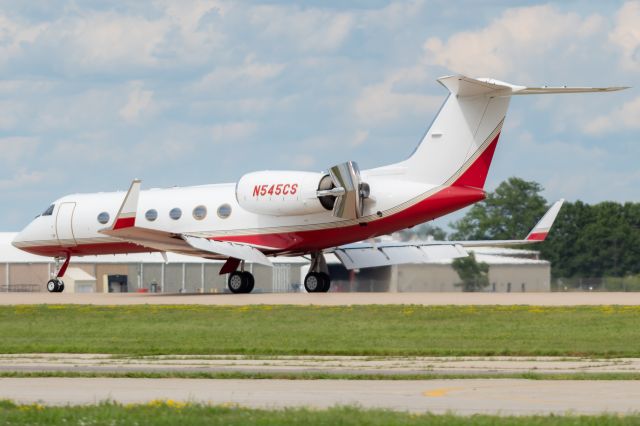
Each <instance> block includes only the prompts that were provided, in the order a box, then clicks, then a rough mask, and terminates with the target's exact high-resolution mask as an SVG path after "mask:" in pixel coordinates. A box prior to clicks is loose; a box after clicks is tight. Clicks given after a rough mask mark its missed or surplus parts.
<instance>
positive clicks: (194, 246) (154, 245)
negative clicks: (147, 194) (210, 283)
mask: <svg viewBox="0 0 640 426" xmlns="http://www.w3.org/2000/svg"><path fill="white" fill-rule="evenodd" d="M139 194H140V181H139V180H137V179H136V180H134V181H133V182H132V183H131V187H130V188H129V191H128V192H127V195H126V196H125V198H124V201H123V202H122V205H121V206H120V210H119V211H118V214H117V216H116V218H115V220H114V222H113V225H112V226H111V227H109V228H104V229H101V230H100V233H102V234H105V235H109V236H112V237H116V238H119V239H121V240H123V241H126V242H129V243H132V244H137V245H139V246H142V247H146V248H149V249H150V250H156V251H161V252H167V251H168V252H173V253H180V254H186V255H190V256H198V257H204V258H207V259H227V258H234V259H240V260H246V261H248V262H254V263H260V264H263V265H268V266H271V261H270V260H269V259H268V258H267V257H266V256H265V255H264V254H263V253H262V252H261V251H260V250H258V249H256V248H255V247H252V246H249V245H247V244H241V243H231V242H227V241H216V240H209V239H207V238H202V237H198V236H195V235H189V234H183V233H171V232H166V231H162V230H157V229H151V228H145V227H141V226H136V212H137V208H138V198H139Z"/></svg>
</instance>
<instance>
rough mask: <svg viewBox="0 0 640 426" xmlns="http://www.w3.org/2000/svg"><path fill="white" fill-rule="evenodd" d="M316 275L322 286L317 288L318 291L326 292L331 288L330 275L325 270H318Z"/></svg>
mask: <svg viewBox="0 0 640 426" xmlns="http://www.w3.org/2000/svg"><path fill="white" fill-rule="evenodd" d="M318 276H319V277H320V279H321V280H322V288H320V289H319V290H318V292H319V293H326V292H328V291H329V289H330V288H331V277H330V276H329V274H327V273H326V272H318Z"/></svg>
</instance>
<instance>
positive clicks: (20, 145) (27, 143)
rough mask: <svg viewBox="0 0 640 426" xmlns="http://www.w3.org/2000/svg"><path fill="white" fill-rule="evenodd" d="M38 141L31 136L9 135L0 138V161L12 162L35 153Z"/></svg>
mask: <svg viewBox="0 0 640 426" xmlns="http://www.w3.org/2000/svg"><path fill="white" fill-rule="evenodd" d="M39 143H40V141H39V140H38V139H37V138H33V137H23V136H9V137H4V138H0V151H1V152H2V156H0V161H2V162H4V163H8V164H13V163H15V162H17V161H18V160H21V159H23V158H28V157H31V156H33V155H34V154H35V153H36V149H37V148H38V145H39Z"/></svg>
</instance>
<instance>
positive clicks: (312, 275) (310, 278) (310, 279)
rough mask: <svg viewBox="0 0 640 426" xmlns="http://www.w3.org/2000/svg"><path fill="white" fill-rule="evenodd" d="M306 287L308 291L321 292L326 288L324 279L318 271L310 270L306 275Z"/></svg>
mask: <svg viewBox="0 0 640 426" xmlns="http://www.w3.org/2000/svg"><path fill="white" fill-rule="evenodd" d="M304 288H305V290H307V292H308V293H319V292H321V291H322V289H323V288H324V280H323V279H322V277H321V276H320V274H319V273H317V272H309V273H308V274H307V276H306V277H304Z"/></svg>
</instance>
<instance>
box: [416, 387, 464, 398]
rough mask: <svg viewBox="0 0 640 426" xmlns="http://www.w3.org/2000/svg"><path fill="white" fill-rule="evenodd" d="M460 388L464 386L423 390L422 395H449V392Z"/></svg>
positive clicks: (433, 396)
mask: <svg viewBox="0 0 640 426" xmlns="http://www.w3.org/2000/svg"><path fill="white" fill-rule="evenodd" d="M460 389H462V388H439V389H434V390H429V391H424V392H422V396H428V397H431V398H438V397H440V396H445V395H447V394H448V393H449V392H452V391H456V390H460Z"/></svg>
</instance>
